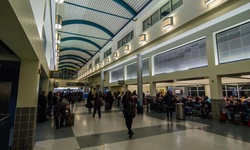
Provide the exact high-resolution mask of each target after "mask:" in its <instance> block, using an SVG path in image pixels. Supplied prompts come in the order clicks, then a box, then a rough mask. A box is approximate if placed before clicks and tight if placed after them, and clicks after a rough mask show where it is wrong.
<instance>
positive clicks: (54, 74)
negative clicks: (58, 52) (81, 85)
mask: <svg viewBox="0 0 250 150" xmlns="http://www.w3.org/2000/svg"><path fill="white" fill-rule="evenodd" d="M50 75H51V78H62V72H61V71H51V72H50Z"/></svg>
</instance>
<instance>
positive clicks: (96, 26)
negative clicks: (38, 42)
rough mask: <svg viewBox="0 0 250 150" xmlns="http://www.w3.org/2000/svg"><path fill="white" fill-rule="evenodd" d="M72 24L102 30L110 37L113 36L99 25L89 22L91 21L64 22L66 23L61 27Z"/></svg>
mask: <svg viewBox="0 0 250 150" xmlns="http://www.w3.org/2000/svg"><path fill="white" fill-rule="evenodd" d="M73 24H83V25H88V26H92V27H95V28H97V29H100V30H102V31H103V32H105V33H107V34H108V35H109V36H111V37H113V36H114V34H113V33H112V32H111V31H109V30H108V29H106V28H105V27H103V26H102V25H99V24H97V23H94V22H91V21H87V20H66V21H63V22H62V26H67V25H73Z"/></svg>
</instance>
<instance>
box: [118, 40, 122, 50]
mask: <svg viewBox="0 0 250 150" xmlns="http://www.w3.org/2000/svg"><path fill="white" fill-rule="evenodd" d="M120 47H122V40H120V41H119V42H118V49H119V48H120Z"/></svg>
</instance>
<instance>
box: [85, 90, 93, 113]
mask: <svg viewBox="0 0 250 150" xmlns="http://www.w3.org/2000/svg"><path fill="white" fill-rule="evenodd" d="M92 101H93V95H92V92H91V91H90V92H89V94H88V97H87V104H86V105H85V106H86V107H87V108H88V113H89V114H91V109H92V108H93V104H92Z"/></svg>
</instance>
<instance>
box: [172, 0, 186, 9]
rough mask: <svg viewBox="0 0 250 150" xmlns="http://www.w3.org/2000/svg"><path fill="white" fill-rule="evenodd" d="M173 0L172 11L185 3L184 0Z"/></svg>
mask: <svg viewBox="0 0 250 150" xmlns="http://www.w3.org/2000/svg"><path fill="white" fill-rule="evenodd" d="M171 1H172V11H174V10H175V9H177V8H178V7H180V6H181V5H182V4H183V0H171Z"/></svg>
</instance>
